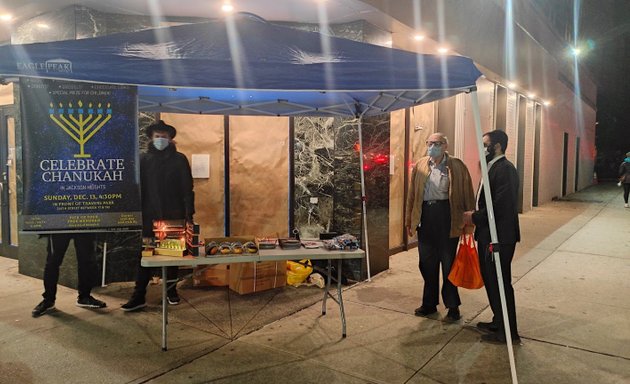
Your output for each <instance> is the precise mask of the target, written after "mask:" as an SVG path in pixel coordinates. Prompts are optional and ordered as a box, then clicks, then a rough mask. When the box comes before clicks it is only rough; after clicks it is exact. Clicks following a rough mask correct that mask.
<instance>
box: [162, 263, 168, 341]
mask: <svg viewBox="0 0 630 384" xmlns="http://www.w3.org/2000/svg"><path fill="white" fill-rule="evenodd" d="M167 284H168V281H167V277H166V267H162V350H163V351H166V349H167V346H166V336H167V329H166V327H167V326H168V300H166V289H167Z"/></svg>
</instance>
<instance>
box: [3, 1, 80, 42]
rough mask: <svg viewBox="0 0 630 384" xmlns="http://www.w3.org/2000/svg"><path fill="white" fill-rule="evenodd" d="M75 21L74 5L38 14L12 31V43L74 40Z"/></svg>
mask: <svg viewBox="0 0 630 384" xmlns="http://www.w3.org/2000/svg"><path fill="white" fill-rule="evenodd" d="M75 22H76V18H75V7H74V6H70V7H66V8H63V9H60V10H57V11H53V12H48V13H45V14H42V15H39V16H36V17H34V18H32V19H29V20H26V21H24V22H23V23H21V24H20V25H18V26H16V28H15V30H14V31H13V32H12V33H11V44H30V43H46V42H50V41H61V40H73V39H74V38H75V36H76V35H75Z"/></svg>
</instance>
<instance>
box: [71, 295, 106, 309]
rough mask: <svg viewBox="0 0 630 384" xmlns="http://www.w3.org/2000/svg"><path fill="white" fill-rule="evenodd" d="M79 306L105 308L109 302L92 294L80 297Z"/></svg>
mask: <svg viewBox="0 0 630 384" xmlns="http://www.w3.org/2000/svg"><path fill="white" fill-rule="evenodd" d="M77 307H81V308H105V307H107V304H105V302H104V301H100V300H98V299H95V298H93V297H92V296H87V297H79V299H78V300H77Z"/></svg>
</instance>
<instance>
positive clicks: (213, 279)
mask: <svg viewBox="0 0 630 384" xmlns="http://www.w3.org/2000/svg"><path fill="white" fill-rule="evenodd" d="M192 283H193V287H225V286H227V285H229V284H230V265H229V264H219V265H208V266H202V267H194V269H193V273H192Z"/></svg>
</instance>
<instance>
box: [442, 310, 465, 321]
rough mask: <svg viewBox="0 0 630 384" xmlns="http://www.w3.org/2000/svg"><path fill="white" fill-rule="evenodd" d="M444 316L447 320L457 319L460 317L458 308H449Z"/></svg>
mask: <svg viewBox="0 0 630 384" xmlns="http://www.w3.org/2000/svg"><path fill="white" fill-rule="evenodd" d="M446 318H447V319H448V320H452V321H457V320H459V319H461V318H462V315H461V314H460V313H459V308H457V307H455V308H449V309H448V313H447V314H446Z"/></svg>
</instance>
